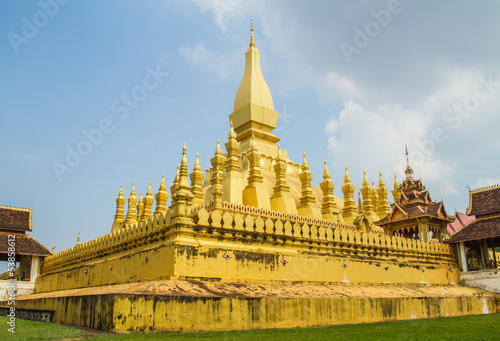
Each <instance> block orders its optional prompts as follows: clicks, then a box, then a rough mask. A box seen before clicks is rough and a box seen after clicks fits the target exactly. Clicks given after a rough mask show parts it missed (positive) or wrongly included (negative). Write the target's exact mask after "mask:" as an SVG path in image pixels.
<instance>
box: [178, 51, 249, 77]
mask: <svg viewBox="0 0 500 341" xmlns="http://www.w3.org/2000/svg"><path fill="white" fill-rule="evenodd" d="M179 54H180V55H181V57H183V58H184V59H185V60H187V61H188V62H189V63H190V64H191V65H193V66H197V67H199V68H200V69H201V70H202V71H205V72H213V73H215V74H216V75H218V76H219V77H220V78H222V79H229V78H232V77H235V75H238V76H239V75H240V73H241V71H240V70H239V69H240V68H241V51H229V52H224V53H217V52H216V51H211V50H208V49H207V48H206V47H205V45H204V44H197V45H196V46H195V47H194V48H191V47H189V46H184V45H181V47H180V49H179Z"/></svg>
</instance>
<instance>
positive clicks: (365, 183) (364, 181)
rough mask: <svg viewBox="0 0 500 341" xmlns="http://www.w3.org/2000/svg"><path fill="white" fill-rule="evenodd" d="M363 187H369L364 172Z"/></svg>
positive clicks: (364, 172)
mask: <svg viewBox="0 0 500 341" xmlns="http://www.w3.org/2000/svg"><path fill="white" fill-rule="evenodd" d="M363 187H370V183H369V182H368V179H367V178H366V171H365V170H364V171H363Z"/></svg>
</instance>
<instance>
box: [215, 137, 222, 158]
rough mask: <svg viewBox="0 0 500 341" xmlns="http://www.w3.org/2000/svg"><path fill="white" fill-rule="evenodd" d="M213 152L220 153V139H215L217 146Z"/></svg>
mask: <svg viewBox="0 0 500 341" xmlns="http://www.w3.org/2000/svg"><path fill="white" fill-rule="evenodd" d="M215 154H216V155H218V154H222V150H221V149H220V141H219V139H217V147H216V148H215Z"/></svg>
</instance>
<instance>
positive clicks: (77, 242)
mask: <svg viewBox="0 0 500 341" xmlns="http://www.w3.org/2000/svg"><path fill="white" fill-rule="evenodd" d="M76 245H80V231H78V239H77V240H76Z"/></svg>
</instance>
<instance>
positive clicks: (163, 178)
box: [149, 173, 167, 191]
mask: <svg viewBox="0 0 500 341" xmlns="http://www.w3.org/2000/svg"><path fill="white" fill-rule="evenodd" d="M149 184H151V182H149ZM166 189H167V187H166V186H165V173H163V177H162V178H161V184H160V188H158V190H160V191H165V190H166Z"/></svg>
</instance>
